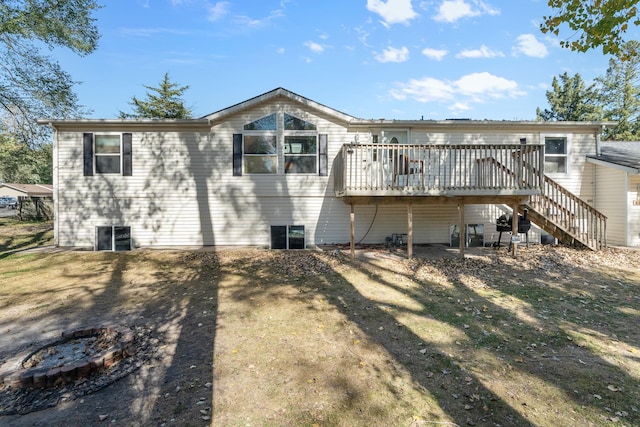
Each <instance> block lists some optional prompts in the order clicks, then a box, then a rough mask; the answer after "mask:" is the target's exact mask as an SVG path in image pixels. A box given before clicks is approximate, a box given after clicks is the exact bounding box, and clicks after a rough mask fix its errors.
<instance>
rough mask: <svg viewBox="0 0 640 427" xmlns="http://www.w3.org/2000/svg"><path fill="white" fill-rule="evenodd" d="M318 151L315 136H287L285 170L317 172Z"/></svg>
mask: <svg viewBox="0 0 640 427" xmlns="http://www.w3.org/2000/svg"><path fill="white" fill-rule="evenodd" d="M317 153H318V147H317V142H316V137H315V136H285V137H284V172H285V173H316V170H317V168H316V164H317V161H316V160H317V158H318V156H317Z"/></svg>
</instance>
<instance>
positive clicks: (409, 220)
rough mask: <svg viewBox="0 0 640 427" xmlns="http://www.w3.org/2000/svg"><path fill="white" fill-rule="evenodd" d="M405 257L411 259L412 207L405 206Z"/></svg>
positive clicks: (410, 205)
mask: <svg viewBox="0 0 640 427" xmlns="http://www.w3.org/2000/svg"><path fill="white" fill-rule="evenodd" d="M407 257H408V258H409V259H411V258H412V257H413V205H412V204H411V203H409V204H408V205H407Z"/></svg>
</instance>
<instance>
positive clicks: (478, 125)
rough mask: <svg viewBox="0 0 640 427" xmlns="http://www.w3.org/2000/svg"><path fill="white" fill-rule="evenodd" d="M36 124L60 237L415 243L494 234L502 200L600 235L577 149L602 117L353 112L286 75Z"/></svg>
mask: <svg viewBox="0 0 640 427" xmlns="http://www.w3.org/2000/svg"><path fill="white" fill-rule="evenodd" d="M39 123H40V124H48V125H50V126H52V127H53V129H54V141H53V144H54V145H53V146H54V151H53V153H54V154H53V156H54V158H53V162H54V201H55V203H54V205H55V225H54V234H55V242H56V244H57V245H59V246H71V247H86V248H93V249H98V250H103V249H104V250H121V249H130V248H135V247H161V246H194V245H195V246H203V245H205V246H207V245H225V246H226V245H257V246H263V247H271V248H288V249H295V248H305V247H313V246H317V245H325V244H338V243H350V244H351V247H352V248H353V247H354V245H355V244H356V243H384V242H390V243H394V242H395V243H399V242H400V241H402V243H407V244H408V251H409V255H411V251H412V247H413V245H414V244H446V245H449V244H453V245H459V246H460V248H461V250H464V247H465V246H468V245H490V244H492V243H494V242H496V241H497V240H498V237H499V236H500V234H499V233H498V231H497V228H496V218H498V217H499V216H501V215H502V214H509V213H511V212H513V211H517V212H520V214H524V213H525V212H526V213H527V214H528V219H529V220H531V221H533V223H534V226H533V227H532V229H531V232H530V235H529V237H530V238H531V240H533V241H539V240H540V235H541V234H542V233H545V232H546V233H549V234H551V235H553V236H555V237H557V238H559V239H560V240H562V241H564V242H570V243H575V244H582V245H585V246H588V247H591V248H592V249H597V248H599V247H600V246H602V245H604V244H605V243H606V236H605V230H606V229H605V220H606V218H605V216H604V215H603V214H602V213H600V212H599V211H597V210H596V209H595V208H594V207H593V201H594V200H596V196H597V195H596V190H597V186H596V185H595V182H594V170H595V165H594V164H593V163H589V162H587V161H586V159H587V155H589V154H594V153H597V147H598V146H599V144H600V140H599V135H600V134H601V133H602V130H603V127H605V126H607V125H610V124H611V123H599V122H598V123H595V122H589V123H586V122H585V123H583V122H531V121H489V120H482V121H473V120H443V121H434V120H377V119H374V120H370V119H360V118H356V117H353V116H350V115H348V114H346V113H343V112H340V111H338V110H335V109H333V108H330V107H328V106H325V105H323V104H320V103H318V102H316V101H313V100H311V99H308V98H305V97H303V96H300V95H297V94H295V93H293V92H291V91H288V90H286V89H283V88H277V89H274V90H272V91H270V92H267V93H264V94H262V95H259V96H256V97H254V98H251V99H249V100H247V101H244V102H241V103H239V104H236V105H232V106H230V107H228V108H225V109H222V110H219V111H216V112H214V113H211V114H209V115H207V116H205V117H202V118H199V119H192V120H122V119H114V120H41V121H39ZM518 223H519V222H518ZM514 228H515V227H514ZM544 230H546V231H544ZM515 231H516V230H514V234H516V233H515ZM514 237H515V236H514Z"/></svg>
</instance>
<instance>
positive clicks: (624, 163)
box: [587, 141, 640, 246]
mask: <svg viewBox="0 0 640 427" xmlns="http://www.w3.org/2000/svg"><path fill="white" fill-rule="evenodd" d="M587 162H588V163H590V164H592V165H593V166H594V178H593V179H594V181H595V182H596V190H595V194H597V197H596V198H595V200H594V201H593V205H594V207H596V208H597V209H598V210H600V211H601V212H602V213H603V214H604V215H606V216H607V218H608V222H607V242H608V243H609V244H611V245H620V246H640V141H625V142H622V141H606V142H605V141H603V142H602V143H601V144H600V147H599V150H598V152H597V153H594V154H590V155H588V156H587Z"/></svg>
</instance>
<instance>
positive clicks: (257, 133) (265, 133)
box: [242, 130, 281, 176]
mask: <svg viewBox="0 0 640 427" xmlns="http://www.w3.org/2000/svg"><path fill="white" fill-rule="evenodd" d="M245 136H265V137H272V136H274V137H275V138H276V152H275V153H274V154H247V153H246V152H245V150H244V138H245ZM280 145H281V144H280V138H279V136H278V131H275V130H243V131H242V174H243V175H256V176H273V175H278V173H279V169H280V156H279V155H278V152H279V151H280ZM247 157H274V158H275V159H276V160H275V161H276V171H275V172H273V173H256V172H253V173H252V172H247V171H246V170H245V166H246V163H245V161H244V159H245V158H247Z"/></svg>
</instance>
